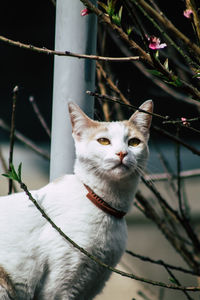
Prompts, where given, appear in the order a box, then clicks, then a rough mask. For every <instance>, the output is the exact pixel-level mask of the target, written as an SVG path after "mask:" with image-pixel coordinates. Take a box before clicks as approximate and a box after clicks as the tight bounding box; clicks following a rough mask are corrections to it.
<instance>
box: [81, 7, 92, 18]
mask: <svg viewBox="0 0 200 300" xmlns="http://www.w3.org/2000/svg"><path fill="white" fill-rule="evenodd" d="M90 13H91V11H90V10H89V9H88V8H84V9H82V10H81V16H82V17H84V16H87V15H89V14H90Z"/></svg>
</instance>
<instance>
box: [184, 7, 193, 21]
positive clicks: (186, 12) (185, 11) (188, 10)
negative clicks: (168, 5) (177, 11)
mask: <svg viewBox="0 0 200 300" xmlns="http://www.w3.org/2000/svg"><path fill="white" fill-rule="evenodd" d="M183 15H184V17H186V18H188V19H191V18H192V15H193V11H192V10H191V9H186V10H184V12H183Z"/></svg>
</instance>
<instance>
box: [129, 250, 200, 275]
mask: <svg viewBox="0 0 200 300" xmlns="http://www.w3.org/2000/svg"><path fill="white" fill-rule="evenodd" d="M126 253H128V254H129V255H131V256H133V257H136V258H139V259H140V260H142V261H146V262H150V263H152V264H156V265H160V266H164V267H167V268H169V269H172V270H175V271H179V272H182V273H186V274H190V275H194V276H199V275H200V271H199V272H195V271H190V270H187V269H184V268H182V267H176V266H174V265H170V264H168V263H166V262H164V261H163V260H162V259H159V260H155V259H152V258H150V257H147V256H143V255H140V254H137V253H134V252H133V251H130V250H126Z"/></svg>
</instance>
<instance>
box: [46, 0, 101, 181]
mask: <svg viewBox="0 0 200 300" xmlns="http://www.w3.org/2000/svg"><path fill="white" fill-rule="evenodd" d="M56 3H57V7H56V35H55V49H56V50H60V51H72V52H76V53H85V54H95V53H96V34H97V22H96V17H95V16H94V14H89V15H86V16H84V17H83V16H81V10H82V9H84V6H83V4H82V3H81V2H80V1H79V0H57V1H56ZM93 3H94V4H95V3H96V0H93ZM94 87H95V62H94V61H91V60H83V59H77V58H71V57H59V56H56V57H55V61H54V86H53V109H52V137H51V162H50V180H53V179H55V178H57V177H59V176H61V175H63V174H66V173H68V174H69V173H73V165H74V143H73V140H72V136H71V124H70V121H69V115H68V107H67V103H68V102H69V101H74V102H75V103H77V104H78V105H79V106H80V107H81V108H82V109H83V110H84V111H85V112H86V114H88V115H89V116H91V117H92V116H93V104H94V103H93V100H92V99H91V97H90V96H88V95H87V94H86V93H85V92H86V90H94Z"/></svg>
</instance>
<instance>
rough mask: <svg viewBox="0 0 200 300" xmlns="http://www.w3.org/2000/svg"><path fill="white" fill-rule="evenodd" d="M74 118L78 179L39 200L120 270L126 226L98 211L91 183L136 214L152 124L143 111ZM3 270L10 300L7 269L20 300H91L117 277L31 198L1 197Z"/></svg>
mask: <svg viewBox="0 0 200 300" xmlns="http://www.w3.org/2000/svg"><path fill="white" fill-rule="evenodd" d="M145 103H146V104H145ZM145 103H144V104H143V106H142V107H141V108H143V109H144V110H148V111H152V102H151V101H148V102H145ZM70 114H71V121H72V127H73V136H74V139H75V146H76V155H77V160H76V163H75V175H65V176H63V177H62V178H59V179H57V180H55V181H54V182H52V183H50V184H48V185H47V186H45V187H44V188H41V189H40V190H37V191H33V192H32V195H33V197H34V198H35V199H36V200H37V202H38V203H39V205H40V206H41V207H42V208H43V209H44V210H45V212H46V213H47V214H48V215H49V217H50V218H51V219H52V220H53V221H54V223H56V225H57V226H58V227H60V228H61V229H62V231H63V232H64V233H65V234H66V235H68V236H69V237H70V238H71V239H72V240H74V241H75V242H76V243H77V244H78V245H80V246H81V247H83V248H84V249H85V250H87V251H88V252H89V253H91V254H92V255H94V256H96V257H98V258H99V259H100V260H102V262H105V263H106V264H108V265H110V266H115V265H116V264H117V263H118V261H119V259H120V257H121V256H122V254H123V252H124V250H125V245H126V238H127V232H126V223H125V220H124V218H117V217H115V216H113V215H110V214H109V213H106V212H104V211H103V210H101V209H100V208H98V207H96V206H95V205H94V204H93V203H92V202H91V201H90V200H89V199H88V198H87V196H86V195H87V193H88V191H87V189H86V187H85V186H84V184H86V185H87V186H89V187H90V188H91V189H92V190H93V191H94V192H95V193H96V194H97V195H98V196H99V197H101V198H102V199H104V200H105V201H106V202H107V203H108V204H109V205H110V206H112V207H113V208H115V209H117V210H119V211H123V212H128V210H129V208H130V206H131V203H132V200H133V198H134V195H135V192H136V189H137V185H138V181H139V173H140V171H141V170H142V169H143V168H144V166H145V162H146V159H147V156H148V149H147V140H148V131H149V126H150V122H151V117H150V116H149V115H147V114H144V113H142V112H136V113H135V114H134V115H133V116H132V117H131V119H130V120H129V121H124V122H113V123H104V122H96V121H92V120H91V119H89V118H88V117H86V116H85V115H84V114H83V113H82V111H81V110H80V109H79V108H78V107H76V106H75V105H74V104H71V105H70ZM131 139H132V140H131ZM133 139H135V140H133ZM130 140H131V142H130ZM138 141H139V142H138ZM0 266H1V267H0V299H2V300H3V299H4V300H7V299H14V298H12V292H8V287H7V286H6V284H5V282H4V281H3V279H1V268H2V270H3V271H5V273H4V277H5V279H9V280H10V281H11V283H12V287H13V286H14V289H13V294H14V293H15V295H16V296H14V297H15V298H16V299H18V300H29V299H34V300H36V299H37V300H46V299H48V300H75V299H76V300H90V299H93V298H94V296H95V295H96V294H98V293H99V292H100V291H101V290H102V288H103V286H104V283H105V281H106V280H107V279H108V277H109V275H110V272H109V271H108V270H107V269H106V268H104V267H100V266H99V265H98V264H97V263H95V262H93V261H92V260H90V259H89V258H88V257H87V256H85V255H84V254H82V253H81V252H80V251H78V250H77V249H75V248H74V247H73V246H72V245H71V244H69V243H68V242H66V240H64V238H63V237H61V236H60V235H59V233H58V232H57V231H55V229H53V228H52V226H51V225H50V224H49V223H48V222H47V221H46V220H45V219H44V218H43V217H42V215H41V213H40V212H39V211H38V210H37V209H36V208H35V206H34V205H33V204H32V202H31V201H30V200H29V199H28V198H27V196H26V195H25V194H24V193H19V194H15V195H11V196H5V197H1V198H0ZM2 277H3V276H2ZM6 277H8V278H6ZM12 287H11V289H12Z"/></svg>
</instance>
